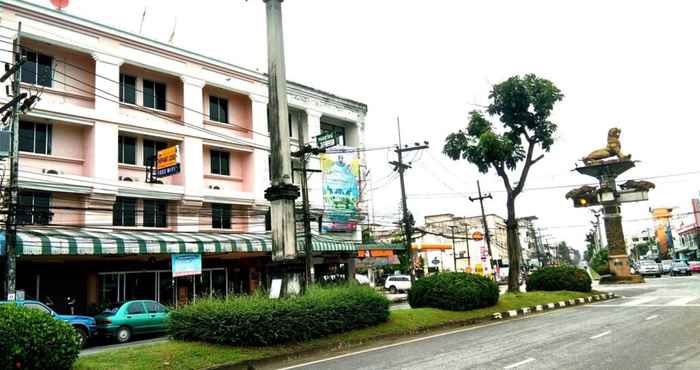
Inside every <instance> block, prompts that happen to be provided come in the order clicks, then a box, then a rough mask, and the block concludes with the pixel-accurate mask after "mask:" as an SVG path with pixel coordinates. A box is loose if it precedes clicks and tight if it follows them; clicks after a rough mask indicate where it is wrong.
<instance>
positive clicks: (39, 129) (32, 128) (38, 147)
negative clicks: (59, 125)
mask: <svg viewBox="0 0 700 370" xmlns="http://www.w3.org/2000/svg"><path fill="white" fill-rule="evenodd" d="M51 132H52V128H51V125H47V124H43V123H33V122H20V123H19V150H20V151H22V152H30V153H38V154H47V155H49V154H51Z"/></svg>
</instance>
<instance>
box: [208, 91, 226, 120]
mask: <svg viewBox="0 0 700 370" xmlns="http://www.w3.org/2000/svg"><path fill="white" fill-rule="evenodd" d="M209 119H211V120H212V121H217V122H223V123H228V99H224V98H219V97H216V96H210V97H209Z"/></svg>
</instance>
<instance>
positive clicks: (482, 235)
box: [472, 231, 484, 240]
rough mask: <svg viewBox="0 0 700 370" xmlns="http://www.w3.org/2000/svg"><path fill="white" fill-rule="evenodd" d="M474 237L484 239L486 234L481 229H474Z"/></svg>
mask: <svg viewBox="0 0 700 370" xmlns="http://www.w3.org/2000/svg"><path fill="white" fill-rule="evenodd" d="M472 239H474V240H483V239H484V234H482V233H481V231H474V232H473V233H472Z"/></svg>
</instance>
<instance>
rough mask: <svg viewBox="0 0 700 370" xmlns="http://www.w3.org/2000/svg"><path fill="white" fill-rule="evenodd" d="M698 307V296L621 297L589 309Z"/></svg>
mask: <svg viewBox="0 0 700 370" xmlns="http://www.w3.org/2000/svg"><path fill="white" fill-rule="evenodd" d="M596 306H597V307H698V308H700V296H672V295H664V296H648V295H641V296H636V297H625V296H622V297H620V298H618V299H615V300H612V301H606V302H602V303H600V304H594V305H592V306H591V307H596Z"/></svg>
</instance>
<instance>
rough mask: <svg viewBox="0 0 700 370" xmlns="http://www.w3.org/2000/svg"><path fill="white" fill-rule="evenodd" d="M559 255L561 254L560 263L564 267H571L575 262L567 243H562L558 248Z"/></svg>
mask: <svg viewBox="0 0 700 370" xmlns="http://www.w3.org/2000/svg"><path fill="white" fill-rule="evenodd" d="M557 253H558V254H559V263H561V264H563V265H571V264H573V261H572V260H571V251H570V249H569V246H568V245H566V242H560V243H559V245H558V246H557Z"/></svg>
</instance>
